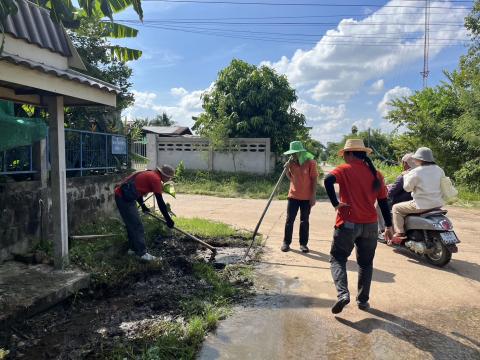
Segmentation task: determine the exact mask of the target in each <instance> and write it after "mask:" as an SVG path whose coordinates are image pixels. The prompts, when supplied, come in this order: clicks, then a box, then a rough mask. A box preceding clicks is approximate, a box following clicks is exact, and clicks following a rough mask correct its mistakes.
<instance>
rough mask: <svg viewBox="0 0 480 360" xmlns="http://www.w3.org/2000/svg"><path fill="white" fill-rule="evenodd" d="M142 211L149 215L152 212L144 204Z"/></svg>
mask: <svg viewBox="0 0 480 360" xmlns="http://www.w3.org/2000/svg"><path fill="white" fill-rule="evenodd" d="M142 211H143V213H144V214H148V213H149V212H150V209H149V208H148V207H147V205H145V204H142Z"/></svg>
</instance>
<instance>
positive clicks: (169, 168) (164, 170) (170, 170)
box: [157, 165, 175, 178]
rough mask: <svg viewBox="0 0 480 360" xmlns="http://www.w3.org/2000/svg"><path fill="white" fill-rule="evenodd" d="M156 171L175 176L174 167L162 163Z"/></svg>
mask: <svg viewBox="0 0 480 360" xmlns="http://www.w3.org/2000/svg"><path fill="white" fill-rule="evenodd" d="M157 171H158V172H159V173H160V174H162V175H165V176H168V177H171V178H172V177H174V176H175V169H174V168H173V167H172V166H170V165H162V166H161V167H157Z"/></svg>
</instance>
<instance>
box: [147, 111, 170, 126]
mask: <svg viewBox="0 0 480 360" xmlns="http://www.w3.org/2000/svg"><path fill="white" fill-rule="evenodd" d="M174 124H175V121H173V120H172V117H171V116H168V114H167V113H166V112H163V113H162V114H161V115H157V116H155V117H154V118H153V120H150V122H149V123H148V125H152V126H173V125H174Z"/></svg>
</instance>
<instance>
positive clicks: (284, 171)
mask: <svg viewBox="0 0 480 360" xmlns="http://www.w3.org/2000/svg"><path fill="white" fill-rule="evenodd" d="M290 160H292V157H291V156H290V158H289V159H288V161H287V162H286V163H285V164H284V165H283V171H282V173H281V174H280V177H279V178H278V181H277V183H276V184H275V187H274V188H273V191H272V194H271V195H270V197H269V198H268V202H267V206H265V209H264V210H263V213H262V216H260V219H259V220H258V223H257V226H256V227H255V230H254V231H253V236H252V241H251V242H250V245H249V246H248V249H247V251H245V255H243V259H242V261H245V260H246V259H247V256H248V253H249V252H250V249H251V248H252V246H253V243H254V242H255V237H256V236H257V233H258V229H259V228H260V225H261V224H262V221H263V218H264V217H265V214H266V213H267V210H268V208H269V207H270V204H271V203H272V200H273V197H274V196H275V193H276V192H277V190H278V187H279V186H280V184H281V182H282V180H283V178H284V177H285V174H286V173H287V169H288V164H289V163H290Z"/></svg>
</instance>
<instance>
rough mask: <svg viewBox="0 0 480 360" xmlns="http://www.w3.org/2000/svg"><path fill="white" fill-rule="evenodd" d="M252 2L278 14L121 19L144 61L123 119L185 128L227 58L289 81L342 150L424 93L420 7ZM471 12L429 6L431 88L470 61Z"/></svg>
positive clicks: (153, 9)
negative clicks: (355, 132) (467, 21)
mask: <svg viewBox="0 0 480 360" xmlns="http://www.w3.org/2000/svg"><path fill="white" fill-rule="evenodd" d="M208 1H210V0H204V2H208ZM237 2H238V1H237ZM239 2H249V1H247V0H239ZM257 2H270V3H276V4H277V5H275V6H266V5H259V4H256V5H232V4H199V3H172V2H164V1H145V0H144V1H143V7H144V13H145V15H144V23H143V24H140V23H136V22H135V20H137V17H136V15H135V14H134V13H133V11H130V10H129V11H126V12H124V13H120V14H117V16H116V19H117V20H127V21H133V23H132V22H128V24H130V25H132V26H133V27H136V28H137V29H139V36H138V37H137V38H136V39H132V40H128V41H122V43H123V44H126V45H129V46H132V47H135V48H139V49H141V50H142V51H143V52H144V55H143V57H142V58H141V59H140V60H138V61H135V62H132V63H131V66H132V68H133V70H134V75H133V79H132V80H133V89H134V93H135V95H136V102H135V105H134V106H133V107H131V108H129V109H128V110H127V111H125V112H124V116H126V117H128V118H130V119H131V118H134V117H145V116H149V117H153V116H154V115H155V114H157V113H161V112H163V111H165V112H167V113H168V114H170V115H171V116H172V117H173V119H174V120H175V121H176V122H177V123H178V124H180V125H186V126H191V125H192V124H193V122H192V120H191V116H192V115H197V114H198V113H200V112H201V110H202V109H201V101H200V95H201V94H202V93H203V92H204V91H207V90H208V88H209V86H211V84H212V83H213V82H214V81H215V79H216V76H217V73H218V72H219V71H220V70H221V69H222V68H224V67H225V66H227V65H228V64H229V63H230V61H231V60H232V59H233V58H239V59H242V60H244V61H247V62H249V63H251V64H256V65H260V64H264V65H268V66H271V67H273V68H274V69H276V70H277V71H278V72H279V73H281V74H285V75H286V76H287V77H288V79H289V81H290V83H291V85H292V86H293V87H294V88H295V89H296V90H297V94H298V97H299V101H298V103H297V104H296V105H295V106H296V108H297V109H298V110H300V111H301V112H303V113H304V114H305V115H306V117H307V122H308V125H309V126H312V127H313V129H312V135H313V137H314V138H316V139H318V140H320V141H322V142H324V143H326V142H328V141H335V140H338V139H339V138H340V137H341V135H342V134H344V133H346V132H348V131H349V130H350V128H351V126H352V125H354V124H355V125H357V126H358V127H359V128H361V129H366V128H368V127H374V128H382V129H384V130H388V129H390V128H391V127H390V126H389V124H388V123H387V122H386V121H385V120H384V119H383V116H382V115H383V114H385V112H386V111H387V110H388V106H387V105H386V104H387V102H388V101H389V100H391V99H393V98H395V97H398V96H404V95H408V94H410V93H412V92H413V91H415V90H419V89H421V88H422V78H421V75H420V72H421V71H422V68H423V40H422V31H423V21H424V9H422V8H421V7H422V6H423V5H424V1H412V0H402V1H401V0H394V1H389V2H385V1H374V0H372V1H367V0H350V1H348V0H340V1H335V2H333V1H315V2H314V1H312V0H308V1H307V0H305V1H301V3H316V4H336V5H337V6H279V5H278V4H279V3H287V2H288V3H297V4H298V3H299V2H295V1H292V0H281V1H273V0H261V1H257ZM365 4H368V6H366V5H365ZM338 5H349V6H338ZM353 5H359V6H353ZM470 6H471V2H465V1H444V0H442V1H432V2H431V7H432V8H431V10H430V11H431V14H430V22H431V24H432V25H431V40H430V43H431V46H430V61H429V68H430V77H429V80H428V83H429V85H435V84H437V83H438V82H439V81H441V80H442V79H444V77H443V70H445V69H446V70H452V69H454V68H455V67H456V65H457V62H458V58H459V56H460V55H461V54H464V53H465V52H466V48H465V43H466V40H467V39H468V37H467V34H466V32H465V30H464V29H463V28H462V27H461V26H459V25H461V24H462V23H463V17H464V16H465V14H467V13H468V10H467V9H466V8H468V7H470ZM454 8H456V9H454ZM459 8H460V9H459ZM461 8H465V9H463V10H462V9H461ZM173 22H175V23H173ZM179 22H181V23H179ZM272 23H275V24H272ZM308 23H310V24H308ZM312 23H313V24H312ZM172 29H173V30H172ZM218 35H221V36H218ZM254 37H256V38H261V40H258V39H254ZM452 44H456V46H451V45H452Z"/></svg>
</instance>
